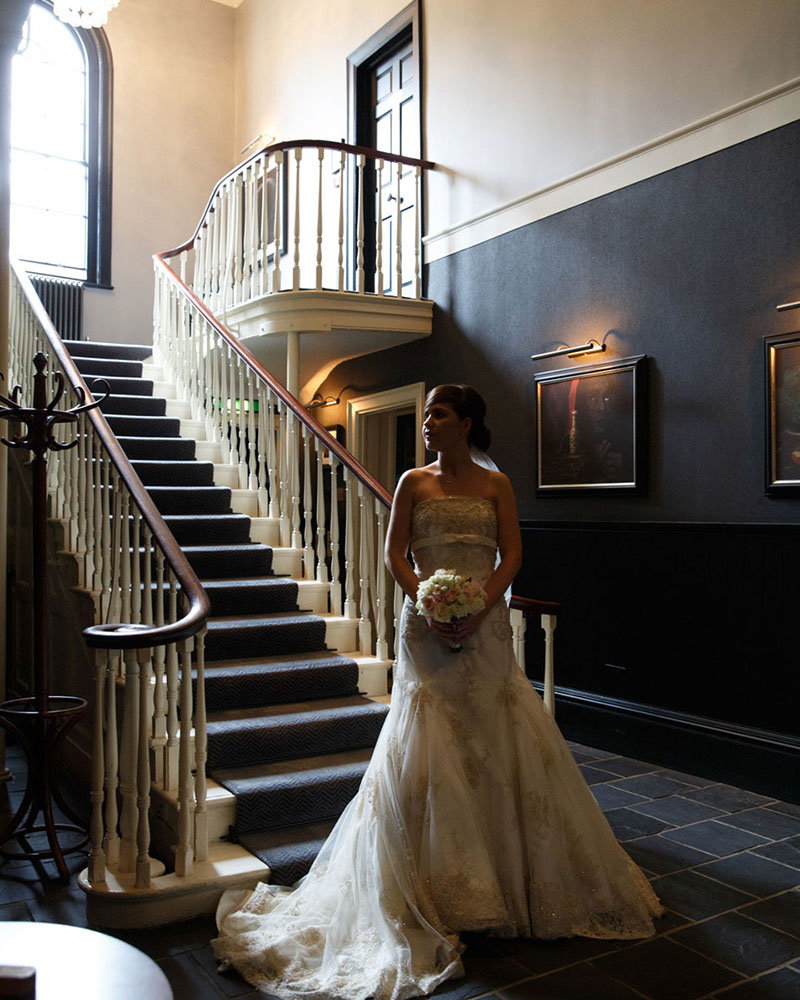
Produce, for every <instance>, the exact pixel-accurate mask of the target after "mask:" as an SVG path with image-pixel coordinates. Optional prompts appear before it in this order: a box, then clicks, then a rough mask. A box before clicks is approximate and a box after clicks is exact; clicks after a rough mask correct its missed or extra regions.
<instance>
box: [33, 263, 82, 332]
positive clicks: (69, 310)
mask: <svg viewBox="0 0 800 1000" xmlns="http://www.w3.org/2000/svg"><path fill="white" fill-rule="evenodd" d="M30 279H31V281H32V282H33V287H34V288H35V289H36V294H37V295H38V296H39V298H40V299H41V300H42V305H43V306H44V307H45V309H46V310H47V314H48V316H49V317H50V319H51V320H52V321H53V326H54V327H55V328H56V330H58V332H59V334H60V335H61V338H62V340H81V339H82V337H83V282H81V281H74V280H72V279H70V278H53V277H50V276H45V275H41V274H32V275H31V276H30Z"/></svg>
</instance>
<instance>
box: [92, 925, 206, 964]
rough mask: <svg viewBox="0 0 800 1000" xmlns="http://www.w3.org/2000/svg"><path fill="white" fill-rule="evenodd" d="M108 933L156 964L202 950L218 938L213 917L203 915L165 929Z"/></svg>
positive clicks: (150, 928) (154, 928)
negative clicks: (125, 942)
mask: <svg viewBox="0 0 800 1000" xmlns="http://www.w3.org/2000/svg"><path fill="white" fill-rule="evenodd" d="M110 933H112V934H114V935H115V937H118V938H121V939H122V940H123V941H127V942H128V944H131V945H133V947H134V948H138V949H139V951H143V952H144V953H145V955H149V956H150V958H153V959H156V960H158V959H161V958H168V957H170V956H174V955H179V954H182V953H183V952H190V951H196V950H198V949H202V948H205V947H206V946H207V945H208V943H209V941H210V940H211V939H212V938H214V937H216V936H217V928H216V924H215V923H214V917H213V914H203V915H202V916H199V917H194V918H193V919H192V920H184V921H182V922H181V923H179V924H170V925H169V926H168V927H145V928H142V929H136V930H118V931H111V932H110Z"/></svg>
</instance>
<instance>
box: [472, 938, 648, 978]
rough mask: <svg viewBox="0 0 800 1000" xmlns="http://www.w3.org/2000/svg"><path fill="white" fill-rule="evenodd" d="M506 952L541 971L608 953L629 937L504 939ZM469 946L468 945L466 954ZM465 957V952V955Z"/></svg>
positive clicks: (528, 968) (625, 943) (529, 969)
mask: <svg viewBox="0 0 800 1000" xmlns="http://www.w3.org/2000/svg"><path fill="white" fill-rule="evenodd" d="M506 945H507V948H506V951H507V954H508V955H509V957H511V958H513V959H515V961H517V962H518V963H519V964H520V965H522V966H523V967H524V968H525V971H526V974H527V975H530V974H531V973H533V974H535V975H541V974H543V973H547V972H554V971H555V970H557V969H563V968H566V967H567V966H569V965H576V964H577V963H579V962H585V961H586V960H587V959H590V958H597V957H598V956H600V955H606V954H610V953H611V952H614V951H618V950H619V949H620V948H625V947H629V946H630V941H598V940H595V939H593V938H583V937H574V938H560V939H559V940H557V941H531V940H527V941H526V940H523V939H520V940H519V941H508V942H506ZM469 950H470V947H469V945H468V947H467V955H468V954H469ZM465 958H466V956H465Z"/></svg>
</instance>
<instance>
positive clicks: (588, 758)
mask: <svg viewBox="0 0 800 1000" xmlns="http://www.w3.org/2000/svg"><path fill="white" fill-rule="evenodd" d="M570 753H571V754H572V759H573V760H574V761H575V763H576V764H591V763H592V762H593V761H596V760H598V758H597V757H594V756H593V755H592V754H590V753H586V752H585V751H584V750H570Z"/></svg>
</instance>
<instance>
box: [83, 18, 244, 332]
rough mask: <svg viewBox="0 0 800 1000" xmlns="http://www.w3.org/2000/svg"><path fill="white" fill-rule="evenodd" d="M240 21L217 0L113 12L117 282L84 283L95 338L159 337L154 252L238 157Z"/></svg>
mask: <svg viewBox="0 0 800 1000" xmlns="http://www.w3.org/2000/svg"><path fill="white" fill-rule="evenodd" d="M235 19H236V11H235V10H234V9H233V8H231V7H227V6H223V5H220V4H218V3H215V2H213V0H122V3H120V5H119V6H118V7H117V8H116V9H115V10H113V11H112V12H111V15H110V16H109V19H108V24H107V26H106V33H107V35H108V40H109V44H110V46H111V54H112V57H113V61H114V121H113V137H114V149H113V195H112V197H113V204H112V229H113V234H112V257H111V280H112V283H113V285H114V288H113V290H112V291H106V290H103V289H87V290H86V293H85V297H84V332H85V335H86V336H87V337H88V338H89V339H91V340H114V341H125V342H128V343H131V342H139V343H149V342H150V341H151V340H152V336H153V327H152V324H153V264H152V255H153V253H154V252H156V251H158V250H167V249H169V248H170V247H174V246H178V245H179V244H180V243H182V242H183V241H184V240H185V239H187V238H188V237H189V236H191V234H192V232H193V231H194V227H195V225H196V224H197V220H198V219H199V217H200V213H201V212H202V210H203V208H204V206H205V203H206V200H207V198H208V196H209V194H210V193H211V189H212V187H213V185H214V182H215V181H216V180H217V179H218V178H219V177H220V176H221V175H222V174H224V173H225V172H226V171H227V170H229V169H230V167H231V166H232V165H233V163H235V162H236V155H235V150H236V149H238V147H235V146H234V107H235V101H234V52H235Z"/></svg>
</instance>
